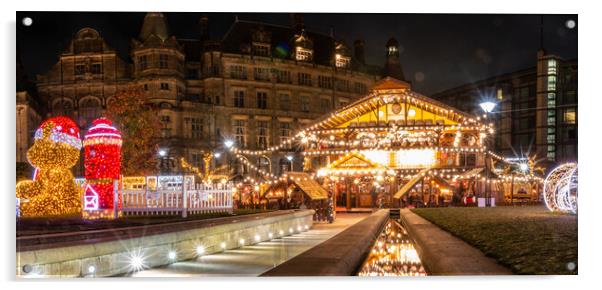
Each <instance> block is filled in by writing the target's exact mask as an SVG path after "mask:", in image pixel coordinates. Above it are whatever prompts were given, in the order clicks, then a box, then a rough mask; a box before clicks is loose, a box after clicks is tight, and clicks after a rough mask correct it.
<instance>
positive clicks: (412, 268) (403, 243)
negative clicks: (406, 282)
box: [358, 221, 426, 276]
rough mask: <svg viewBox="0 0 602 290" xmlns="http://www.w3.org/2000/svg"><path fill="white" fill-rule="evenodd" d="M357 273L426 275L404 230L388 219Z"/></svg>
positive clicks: (371, 274) (363, 274)
mask: <svg viewBox="0 0 602 290" xmlns="http://www.w3.org/2000/svg"><path fill="white" fill-rule="evenodd" d="M358 275H359V276H426V271H425V270H424V267H423V266H422V262H421V261H420V257H419V256H418V253H417V252H416V248H414V244H413V242H412V240H411V239H410V237H409V236H408V235H407V232H406V230H405V229H404V228H403V227H402V226H401V225H400V224H399V223H397V222H395V221H389V223H388V224H387V226H386V227H385V229H384V230H383V231H382V232H381V233H380V236H379V237H378V239H377V241H376V243H375V244H374V247H373V248H372V251H371V252H370V256H369V257H368V259H366V261H365V262H364V265H363V266H362V269H361V270H360V272H359V273H358Z"/></svg>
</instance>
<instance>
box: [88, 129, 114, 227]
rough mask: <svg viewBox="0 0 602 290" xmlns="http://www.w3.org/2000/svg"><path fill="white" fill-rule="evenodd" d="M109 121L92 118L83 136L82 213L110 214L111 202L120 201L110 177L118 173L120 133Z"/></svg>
mask: <svg viewBox="0 0 602 290" xmlns="http://www.w3.org/2000/svg"><path fill="white" fill-rule="evenodd" d="M112 125H113V123H112V122H111V121H110V120H109V119H106V118H99V119H96V120H94V121H93V122H92V127H91V128H90V129H89V130H88V133H87V134H86V136H84V142H83V143H84V167H85V177H86V183H87V185H86V190H85V192H84V210H85V212H84V213H85V214H87V216H88V217H105V218H107V217H113V216H114V215H113V212H114V209H115V206H117V207H120V205H121V200H119V196H117V197H116V196H115V188H114V181H115V180H119V176H120V174H121V142H122V141H121V133H120V132H119V130H117V129H116V128H115V127H113V126H112ZM116 198H117V199H116ZM116 201H117V202H116Z"/></svg>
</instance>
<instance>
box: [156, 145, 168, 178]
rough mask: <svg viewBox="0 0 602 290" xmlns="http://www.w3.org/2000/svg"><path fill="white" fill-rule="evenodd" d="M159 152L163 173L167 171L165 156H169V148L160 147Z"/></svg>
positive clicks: (160, 166)
mask: <svg viewBox="0 0 602 290" xmlns="http://www.w3.org/2000/svg"><path fill="white" fill-rule="evenodd" d="M157 154H158V155H159V158H160V160H161V161H160V165H159V168H160V171H161V173H165V171H166V165H165V156H167V150H166V149H165V148H159V151H158V152H157Z"/></svg>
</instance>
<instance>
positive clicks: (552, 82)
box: [548, 75, 556, 91]
mask: <svg viewBox="0 0 602 290" xmlns="http://www.w3.org/2000/svg"><path fill="white" fill-rule="evenodd" d="M555 90H556V76H555V75H551V76H548V91H555Z"/></svg>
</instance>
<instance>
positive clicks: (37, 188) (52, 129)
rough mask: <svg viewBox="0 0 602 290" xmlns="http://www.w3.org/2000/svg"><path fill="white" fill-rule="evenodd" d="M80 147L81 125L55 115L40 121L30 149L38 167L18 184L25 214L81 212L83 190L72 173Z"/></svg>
mask: <svg viewBox="0 0 602 290" xmlns="http://www.w3.org/2000/svg"><path fill="white" fill-rule="evenodd" d="M81 147H82V143H81V140H80V137H79V128H78V127H77V125H76V124H75V122H73V120H71V119H70V118H67V117H54V118H50V119H48V120H46V121H44V122H43V123H42V124H41V125H40V127H39V128H38V129H37V130H36V132H35V135H34V143H33V146H32V147H31V148H30V149H29V150H28V151H27V159H28V160H29V163H30V164H31V165H32V166H33V167H34V168H35V169H36V170H35V176H34V178H33V179H34V180H26V181H21V182H19V183H18V184H17V188H16V195H17V198H20V199H21V203H20V211H21V215H22V216H24V217H36V216H60V215H71V214H80V213H81V190H80V188H79V187H78V186H77V184H76V183H75V180H74V178H73V174H72V173H71V167H73V166H75V164H76V163H77V161H78V159H79V151H80V149H81Z"/></svg>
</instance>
